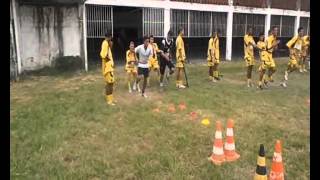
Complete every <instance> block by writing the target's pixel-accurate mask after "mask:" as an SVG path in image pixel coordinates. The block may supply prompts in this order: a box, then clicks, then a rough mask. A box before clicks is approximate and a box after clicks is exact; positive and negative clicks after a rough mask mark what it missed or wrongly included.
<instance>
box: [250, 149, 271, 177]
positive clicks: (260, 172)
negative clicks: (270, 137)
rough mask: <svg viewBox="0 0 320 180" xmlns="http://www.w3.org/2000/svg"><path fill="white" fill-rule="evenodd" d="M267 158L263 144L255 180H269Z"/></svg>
mask: <svg viewBox="0 0 320 180" xmlns="http://www.w3.org/2000/svg"><path fill="white" fill-rule="evenodd" d="M267 179H268V177H267V167H266V157H265V152H264V146H263V144H260V150H259V156H258V160H257V168H256V173H255V175H254V178H253V180H267Z"/></svg>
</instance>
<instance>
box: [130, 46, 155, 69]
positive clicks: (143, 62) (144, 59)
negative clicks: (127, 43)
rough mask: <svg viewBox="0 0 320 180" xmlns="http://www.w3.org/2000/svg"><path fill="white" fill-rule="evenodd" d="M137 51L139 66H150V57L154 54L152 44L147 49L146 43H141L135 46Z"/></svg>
mask: <svg viewBox="0 0 320 180" xmlns="http://www.w3.org/2000/svg"><path fill="white" fill-rule="evenodd" d="M134 51H135V53H138V54H139V60H138V67H141V68H149V65H148V60H149V57H150V56H152V49H151V48H150V46H148V47H147V49H145V48H144V45H143V44H142V45H139V46H137V47H136V48H135V50H134Z"/></svg>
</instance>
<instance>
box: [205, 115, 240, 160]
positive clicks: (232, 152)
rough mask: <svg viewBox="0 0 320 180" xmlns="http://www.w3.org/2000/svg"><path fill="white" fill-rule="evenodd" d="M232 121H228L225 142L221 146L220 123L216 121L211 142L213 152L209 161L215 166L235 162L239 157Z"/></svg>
mask: <svg viewBox="0 0 320 180" xmlns="http://www.w3.org/2000/svg"><path fill="white" fill-rule="evenodd" d="M233 125H234V122H233V120H232V119H229V120H228V123H227V132H226V142H225V144H224V146H223V140H222V126H221V122H220V121H216V132H215V139H214V142H213V150H212V154H211V156H210V158H209V160H210V161H211V162H212V163H213V164H215V165H221V164H222V163H223V162H225V161H229V162H230V161H236V160H237V159H239V158H240V155H239V154H238V153H237V152H236V147H235V141H234V136H233Z"/></svg>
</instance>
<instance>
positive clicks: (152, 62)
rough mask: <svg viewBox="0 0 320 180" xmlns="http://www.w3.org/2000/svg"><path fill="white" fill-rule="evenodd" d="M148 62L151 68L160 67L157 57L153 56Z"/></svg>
mask: <svg viewBox="0 0 320 180" xmlns="http://www.w3.org/2000/svg"><path fill="white" fill-rule="evenodd" d="M148 63H149V68H150V70H156V69H159V63H158V60H157V59H154V58H151V59H150V60H149V62H148Z"/></svg>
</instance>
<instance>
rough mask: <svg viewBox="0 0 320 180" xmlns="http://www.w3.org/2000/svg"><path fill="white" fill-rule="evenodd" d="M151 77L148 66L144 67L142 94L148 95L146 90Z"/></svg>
mask: <svg viewBox="0 0 320 180" xmlns="http://www.w3.org/2000/svg"><path fill="white" fill-rule="evenodd" d="M148 77H149V69H148V68H143V86H142V91H141V93H142V94H141V95H142V96H143V97H145V98H146V97H147V95H146V94H145V90H146V87H147V79H148Z"/></svg>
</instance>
